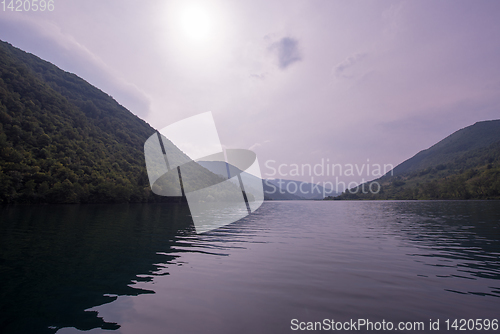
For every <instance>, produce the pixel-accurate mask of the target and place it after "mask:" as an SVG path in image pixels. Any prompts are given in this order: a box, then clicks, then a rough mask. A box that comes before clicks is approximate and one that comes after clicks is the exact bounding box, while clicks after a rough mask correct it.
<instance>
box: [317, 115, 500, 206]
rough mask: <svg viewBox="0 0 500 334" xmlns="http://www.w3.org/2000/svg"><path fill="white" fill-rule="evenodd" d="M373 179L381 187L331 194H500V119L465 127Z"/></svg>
mask: <svg viewBox="0 0 500 334" xmlns="http://www.w3.org/2000/svg"><path fill="white" fill-rule="evenodd" d="M371 182H378V183H379V184H380V185H381V188H380V192H378V193H365V194H363V193H362V192H360V191H356V189H354V188H353V189H350V190H347V191H345V192H344V193H343V194H342V195H340V196H338V197H328V198H327V199H500V120H491V121H481V122H477V123H475V124H473V125H471V126H468V127H465V128H463V129H460V130H458V131H456V132H454V133H453V134H451V135H449V136H448V137H446V138H444V139H443V140H441V141H439V142H438V143H436V144H435V145H433V146H431V147H430V148H428V149H426V150H423V151H420V152H419V153H417V154H416V155H414V156H413V157H412V158H410V159H408V160H406V161H404V162H402V163H401V164H399V165H397V166H396V167H395V168H394V169H393V170H392V171H391V172H389V173H387V174H386V175H384V176H382V177H381V178H379V179H377V180H374V181H371ZM371 182H368V183H367V184H365V186H368V185H369V184H370V183H371ZM358 190H359V189H358Z"/></svg>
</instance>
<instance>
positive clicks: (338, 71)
mask: <svg viewBox="0 0 500 334" xmlns="http://www.w3.org/2000/svg"><path fill="white" fill-rule="evenodd" d="M367 55H368V53H366V52H364V53H355V54H352V55H350V56H349V57H347V58H346V59H345V60H343V61H342V62H340V63H339V64H337V65H336V66H335V67H334V68H333V73H334V74H335V76H337V77H341V76H346V75H345V74H344V72H345V70H346V69H348V68H349V67H352V66H353V65H354V64H356V63H358V62H359V61H360V60H361V59H363V58H365V57H366V56H367Z"/></svg>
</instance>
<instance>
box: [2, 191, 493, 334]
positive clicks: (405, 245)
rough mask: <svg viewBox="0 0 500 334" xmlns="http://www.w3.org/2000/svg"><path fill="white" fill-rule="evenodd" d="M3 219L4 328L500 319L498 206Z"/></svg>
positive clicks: (23, 214)
mask: <svg viewBox="0 0 500 334" xmlns="http://www.w3.org/2000/svg"><path fill="white" fill-rule="evenodd" d="M0 214H1V215H0V217H1V222H0V283H1V285H0V332H1V333H54V332H57V333H80V331H83V330H85V331H88V332H86V333H102V332H106V333H134V334H135V333H296V332H298V331H292V330H291V320H292V319H298V321H305V322H307V321H323V319H334V320H335V321H349V320H350V319H355V320H357V319H361V318H363V319H368V320H370V321H372V322H377V321H382V320H385V321H391V322H393V323H395V324H397V323H398V322H399V321H404V322H407V321H411V322H414V321H423V322H424V323H425V324H426V331H425V332H427V331H428V323H429V319H432V320H433V321H436V320H437V319H440V328H441V329H445V324H444V321H445V320H446V319H457V318H458V319H460V318H465V319H476V318H480V319H500V298H499V297H500V202H498V201H488V202H484V201H470V202H464V201H431V202H422V201H419V202H405V201H402V202H401V201H399V202H345V201H329V202H322V201H317V202H311V201H301V202H296V201H284V202H265V203H264V204H263V205H262V207H261V208H260V209H259V210H257V212H256V213H255V214H252V215H251V216H248V217H246V218H245V219H243V220H240V221H238V222H236V223H233V224H231V225H228V226H226V227H224V228H221V229H218V230H215V231H212V232H210V233H207V234H203V235H196V234H193V225H192V222H191V219H190V217H189V210H188V208H187V206H185V205H182V204H137V205H67V206H35V207H32V206H29V207H28V206H26V207H23V206H16V207H7V208H2V209H0ZM378 332H382V331H378ZM394 332H396V331H394ZM421 332H422V331H421ZM482 332H483V333H484V332H485V331H482ZM490 332H492V331H490ZM499 332H500V330H499Z"/></svg>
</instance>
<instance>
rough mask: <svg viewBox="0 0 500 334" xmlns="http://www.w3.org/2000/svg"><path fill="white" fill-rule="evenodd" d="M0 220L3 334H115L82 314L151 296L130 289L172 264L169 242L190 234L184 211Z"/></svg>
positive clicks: (64, 208)
mask: <svg viewBox="0 0 500 334" xmlns="http://www.w3.org/2000/svg"><path fill="white" fill-rule="evenodd" d="M1 217H2V223H1V227H0V228H1V233H0V278H1V280H0V281H1V282H2V286H1V290H0V291H1V297H0V306H1V307H0V332H2V333H6V332H17V333H53V332H55V331H56V330H57V329H58V328H61V327H67V326H70V327H76V328H78V329H81V330H88V329H92V328H96V327H101V328H103V329H116V328H118V327H119V326H118V325H117V324H114V323H106V322H105V321H104V320H103V319H102V318H100V317H99V316H98V314H97V312H95V311H85V310H87V309H89V308H91V307H94V306H97V305H101V304H105V303H109V302H111V301H113V300H115V299H116V296H117V295H129V296H136V295H139V294H145V293H154V291H151V290H144V289H140V288H136V287H132V286H131V283H133V282H138V281H148V280H150V279H151V278H150V276H146V277H141V276H140V274H151V273H155V272H157V271H159V270H161V268H162V265H161V264H162V263H169V262H171V261H172V260H173V259H174V258H175V257H176V256H178V255H174V254H173V253H172V251H171V247H172V245H173V244H175V240H174V239H175V236H176V235H182V234H186V233H189V232H190V231H191V230H192V228H193V226H192V221H191V218H190V216H189V209H188V207H187V205H186V204H142V205H141V204H137V205H58V206H14V207H8V208H3V209H2V211H1ZM159 251H161V252H163V253H162V254H161V255H160V254H159ZM170 253H172V254H170Z"/></svg>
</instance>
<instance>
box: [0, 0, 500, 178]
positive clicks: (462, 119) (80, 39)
mask: <svg viewBox="0 0 500 334" xmlns="http://www.w3.org/2000/svg"><path fill="white" fill-rule="evenodd" d="M7 3H8V1H7ZM54 4H55V8H54V11H52V12H48V11H44V12H40V11H38V12H32V11H29V12H11V11H10V10H9V9H8V8H7V9H6V10H5V11H4V10H3V8H1V7H0V39H2V40H4V41H7V42H9V43H11V44H13V45H14V46H16V47H19V48H21V49H23V50H25V51H28V52H31V53H34V54H36V55H37V56H39V57H41V58H43V59H45V60H48V61H50V62H52V63H54V64H55V65H57V66H59V67H60V68H62V69H64V70H66V71H69V72H73V73H75V74H77V75H78V76H80V77H82V78H84V79H85V80H87V81H88V82H89V83H91V84H93V85H95V86H97V87H98V88H100V89H102V90H103V91H105V92H106V93H108V94H110V95H111V96H113V97H114V98H115V99H116V100H117V101H118V102H119V103H121V104H122V105H124V106H125V107H127V108H128V109H129V110H131V111H132V112H133V113H134V114H136V115H138V116H140V117H141V118H143V119H145V120H146V121H147V122H148V123H150V124H151V125H152V126H153V127H155V128H157V129H160V128H162V127H164V126H166V125H169V124H171V123H173V122H175V121H178V120H181V119H183V118H185V117H189V116H192V115H195V114H198V113H202V112H206V111H212V113H213V115H214V118H215V122H216V124H217V128H218V131H219V136H220V139H221V142H222V143H223V145H225V146H226V147H230V148H251V149H252V150H254V151H255V152H256V153H257V155H258V158H259V161H260V164H261V169H262V172H263V174H264V176H270V175H269V174H270V172H271V170H270V169H269V168H267V167H266V165H265V162H266V161H269V160H274V161H276V162H275V163H273V162H268V164H270V165H271V166H274V167H277V166H278V165H279V164H281V163H282V164H288V165H290V164H294V163H295V164H299V165H300V164H307V163H308V164H311V165H313V166H314V164H317V163H321V160H322V159H324V161H325V162H327V159H328V162H329V163H340V164H342V165H345V164H358V165H360V166H361V164H363V163H366V162H367V159H369V163H370V164H374V163H379V164H393V165H397V164H399V163H400V162H402V161H404V160H405V159H407V158H409V157H411V156H413V155H414V154H415V153H417V152H418V151H420V150H422V149H425V148H428V147H429V146H431V145H432V144H434V143H436V142H437V141H439V140H441V139H443V138H444V137H446V136H447V135H449V134H451V133H452V132H454V131H455V130H458V129H460V128H463V127H465V126H468V125H471V124H473V123H475V122H477V121H481V120H489V119H498V118H500V20H499V17H500V2H499V1H496V0H492V1H472V0H471V1H457V0H450V1H444V0H440V1H422V0H418V1H417V0H415V1H388V0H384V1H346V0H343V1H336V0H327V1H319V0H317V1H316V0H307V1H294V0H286V1H268V0H267V1H260V0H252V1H229V0H228V1H223V0H220V1H219V0H217V1H209V0H204V1H189V0H182V1H124V0H106V1H102V0H80V1H77V0H73V1H70V0H65V1H62V0H56V1H55V3H54ZM0 6H2V5H1V4H0ZM282 171H287V168H283V169H282ZM276 176H277V175H276ZM285 178H292V179H302V180H307V181H310V180H311V178H310V176H309V175H303V176H294V177H289V176H285ZM360 178H361V177H354V178H353V179H360ZM364 178H366V173H365V175H364ZM321 179H323V180H328V179H331V177H329V176H324V177H323V178H321V177H315V181H318V180H321ZM346 179H352V178H346Z"/></svg>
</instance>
